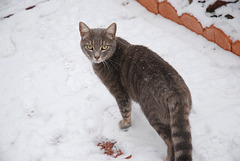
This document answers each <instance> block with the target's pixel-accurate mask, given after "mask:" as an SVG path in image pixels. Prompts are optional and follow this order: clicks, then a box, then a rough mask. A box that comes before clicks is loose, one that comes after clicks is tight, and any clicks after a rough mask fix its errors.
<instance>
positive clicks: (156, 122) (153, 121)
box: [142, 106, 175, 161]
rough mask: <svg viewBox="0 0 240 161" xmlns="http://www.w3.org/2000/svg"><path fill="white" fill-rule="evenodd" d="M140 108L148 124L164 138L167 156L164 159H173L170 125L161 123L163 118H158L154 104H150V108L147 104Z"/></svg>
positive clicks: (167, 160)
mask: <svg viewBox="0 0 240 161" xmlns="http://www.w3.org/2000/svg"><path fill="white" fill-rule="evenodd" d="M142 109H143V112H144V114H145V116H146V117H147V119H148V121H149V123H150V125H151V126H152V127H153V128H154V129H155V130H156V132H157V133H158V135H159V136H160V137H161V138H162V139H163V140H164V142H165V144H166V145H167V157H166V158H165V160H164V161H174V159H175V157H174V147H173V143H172V138H171V128H170V125H169V124H168V123H163V120H162V119H160V117H161V116H160V114H159V113H158V112H157V111H156V110H155V109H156V108H154V106H151V108H149V107H148V106H147V107H142ZM150 109H151V110H150ZM165 122H167V121H165Z"/></svg>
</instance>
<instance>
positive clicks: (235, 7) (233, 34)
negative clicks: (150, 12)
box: [159, 0, 240, 42]
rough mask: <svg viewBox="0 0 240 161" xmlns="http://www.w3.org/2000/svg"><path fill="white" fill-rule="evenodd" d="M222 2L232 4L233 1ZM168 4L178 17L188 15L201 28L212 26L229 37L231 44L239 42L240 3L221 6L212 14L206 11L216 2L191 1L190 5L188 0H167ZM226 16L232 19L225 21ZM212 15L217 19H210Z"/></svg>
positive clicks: (207, 0)
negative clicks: (196, 20)
mask: <svg viewBox="0 0 240 161" xmlns="http://www.w3.org/2000/svg"><path fill="white" fill-rule="evenodd" d="M161 1H163V0H159V2H161ZM224 1H230V2H234V1H235V0H224ZM168 2H169V3H171V5H172V6H173V7H174V8H175V9H176V10H177V14H178V15H179V16H181V15H182V14H183V13H189V14H190V15H193V16H194V17H196V18H197V19H198V21H199V22H200V23H201V24H202V26H203V28H206V27H209V26H211V25H214V26H216V27H217V28H219V29H221V30H222V31H223V32H224V33H225V34H226V35H227V36H229V37H230V38H231V40H233V42H234V41H237V40H240V1H238V2H237V3H229V4H227V5H223V6H222V7H219V8H217V9H216V10H215V12H214V13H207V12H206V9H207V7H208V6H209V5H211V4H214V3H215V2H216V0H205V3H200V2H199V0H193V2H192V3H191V4H190V5H189V1H188V0H168ZM201 2H203V0H201ZM227 14H230V15H232V16H233V17H234V19H227V18H226V17H225V15H227ZM213 15H216V16H219V17H211V16H213ZM220 15H221V16H220Z"/></svg>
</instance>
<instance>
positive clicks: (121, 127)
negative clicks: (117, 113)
mask: <svg viewBox="0 0 240 161" xmlns="http://www.w3.org/2000/svg"><path fill="white" fill-rule="evenodd" d="M130 126H131V123H128V122H126V121H125V122H124V121H123V120H121V121H119V127H120V129H127V128H129V127H130Z"/></svg>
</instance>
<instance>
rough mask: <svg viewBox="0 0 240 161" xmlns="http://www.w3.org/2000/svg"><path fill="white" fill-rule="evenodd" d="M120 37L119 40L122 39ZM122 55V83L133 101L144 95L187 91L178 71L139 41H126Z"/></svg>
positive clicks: (165, 94)
mask: <svg viewBox="0 0 240 161" xmlns="http://www.w3.org/2000/svg"><path fill="white" fill-rule="evenodd" d="M121 41H122V40H121ZM122 52H123V55H122V59H121V73H122V77H123V78H122V81H123V84H125V85H124V86H125V87H126V88H128V93H130V95H131V97H133V99H135V101H137V102H139V101H140V99H142V98H143V97H145V96H146V95H161V96H159V97H166V99H167V97H169V95H172V94H174V95H175V94H176V95H178V94H179V93H185V94H184V95H187V96H185V97H189V98H187V99H191V98H190V92H189V90H188V87H187V86H186V84H185V82H184V80H183V79H182V77H181V76H180V75H179V74H178V72H177V71H176V70H175V69H174V68H173V67H172V66H171V65H170V64H169V63H167V62H166V61H165V60H164V59H162V58H161V57H160V56H159V55H158V54H156V53H155V52H153V51H152V50H150V49H149V48H147V47H145V46H141V45H129V46H128V47H127V48H126V49H125V50H124V51H122Z"/></svg>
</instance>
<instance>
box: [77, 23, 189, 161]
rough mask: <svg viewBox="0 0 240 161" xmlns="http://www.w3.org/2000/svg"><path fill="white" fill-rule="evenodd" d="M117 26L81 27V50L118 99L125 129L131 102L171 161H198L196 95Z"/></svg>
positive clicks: (121, 122) (176, 75) (127, 123)
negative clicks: (192, 121) (123, 35)
mask: <svg viewBox="0 0 240 161" xmlns="http://www.w3.org/2000/svg"><path fill="white" fill-rule="evenodd" d="M116 30H117V26H116V23H112V24H111V25H110V26H109V27H108V28H106V29H103V28H95V29H90V28H89V27H88V26H87V25H86V24H85V23H83V22H80V23H79V31H80V36H81V41H80V46H81V49H82V51H83V53H84V54H85V55H86V56H87V57H88V59H89V60H90V61H91V62H92V66H93V69H94V72H95V74H96V75H97V76H98V77H99V78H100V80H101V81H102V82H103V84H104V85H105V86H106V87H107V88H108V90H109V91H110V93H111V94H112V95H113V96H114V97H115V99H116V102H117V104H118V107H119V109H120V112H121V115H122V120H121V121H120V122H119V126H120V128H121V129H126V128H128V127H130V126H131V100H133V101H135V102H137V103H139V104H140V106H141V109H142V111H143V113H144V115H145V116H146V118H147V119H148V121H149V123H150V125H151V126H152V127H153V128H154V129H155V130H156V132H157V133H158V134H159V135H160V136H161V137H162V139H163V140H164V141H165V143H166V145H167V148H168V150H167V157H166V159H165V161H192V137H191V130H190V122H189V118H188V117H189V113H190V109H191V106H192V99H191V94H190V91H189V89H188V87H187V85H186V84H185V82H184V80H183V79H182V77H181V76H180V75H179V74H178V73H177V71H176V70H175V69H174V68H173V67H172V66H171V65H169V64H168V63H167V62H166V61H164V60H163V59H162V58H161V57H160V56H159V55H157V54H156V53H154V52H153V51H151V50H150V49H148V48H147V47H145V46H140V45H132V44H130V43H129V42H127V41H126V40H124V39H122V38H120V37H116Z"/></svg>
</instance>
